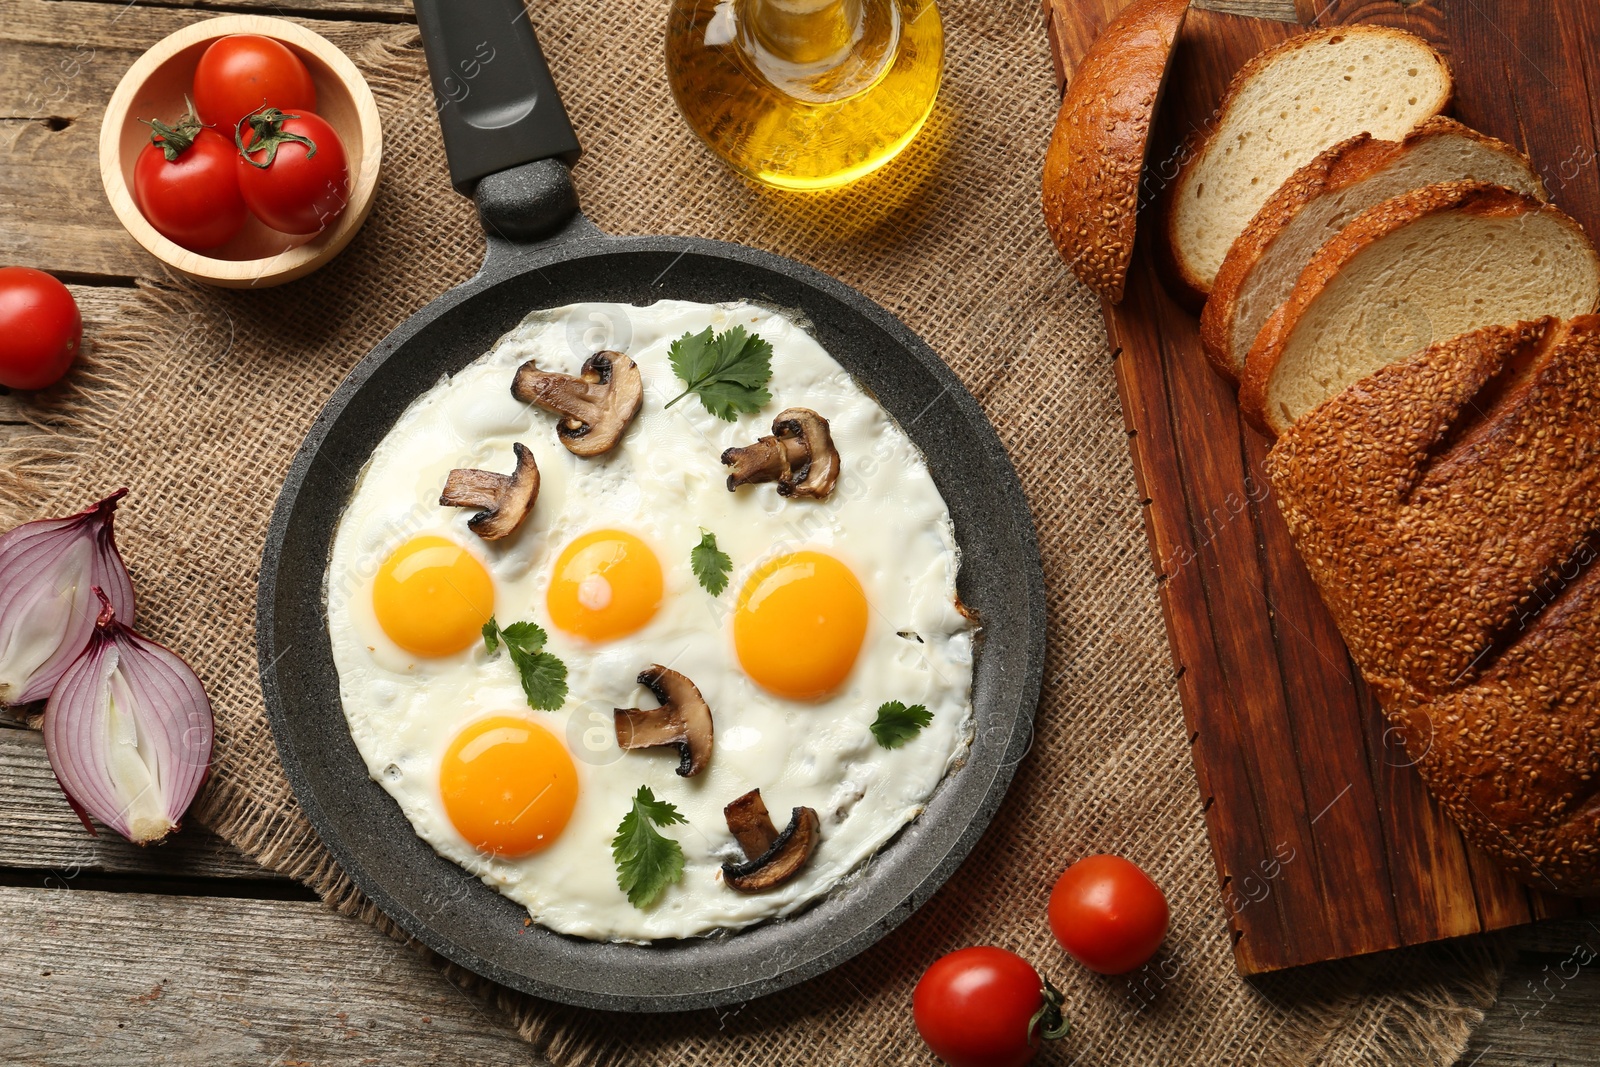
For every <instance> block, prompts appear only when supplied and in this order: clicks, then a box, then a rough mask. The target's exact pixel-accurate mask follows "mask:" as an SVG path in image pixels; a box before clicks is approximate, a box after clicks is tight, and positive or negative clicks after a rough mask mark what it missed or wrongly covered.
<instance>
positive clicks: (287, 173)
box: [237, 108, 350, 233]
mask: <svg viewBox="0 0 1600 1067" xmlns="http://www.w3.org/2000/svg"><path fill="white" fill-rule="evenodd" d="M238 143H239V145H240V147H241V148H242V151H241V152H240V153H239V158H238V162H237V169H238V172H239V191H240V192H241V193H243V194H244V202H245V204H246V205H248V206H249V208H250V210H251V211H253V212H254V213H255V216H256V218H258V219H260V220H261V221H262V222H264V223H266V224H267V225H268V226H271V227H272V228H273V229H274V230H281V231H282V232H284V233H316V232H317V231H319V230H321V229H322V228H323V227H325V226H327V225H329V224H330V223H332V222H333V220H334V219H336V218H338V217H339V213H340V212H341V211H343V210H344V206H345V204H346V203H347V202H348V201H349V199H350V169H349V167H347V166H346V165H345V157H344V145H343V144H341V143H340V142H339V135H338V134H337V133H335V132H334V130H333V127H332V126H330V125H328V123H327V121H326V120H324V119H322V118H320V117H319V116H317V115H313V114H311V112H309V111H304V112H300V113H298V114H284V113H283V112H281V111H279V110H278V109H277V108H266V109H264V110H262V111H259V112H256V113H255V114H253V115H249V116H247V117H246V118H245V120H244V122H243V123H242V124H241V125H240V127H239V138H238Z"/></svg>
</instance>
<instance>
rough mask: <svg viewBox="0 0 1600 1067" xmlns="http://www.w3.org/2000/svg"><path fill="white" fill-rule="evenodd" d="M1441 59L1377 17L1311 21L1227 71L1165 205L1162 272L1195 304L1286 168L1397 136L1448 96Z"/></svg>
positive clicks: (1447, 75)
mask: <svg viewBox="0 0 1600 1067" xmlns="http://www.w3.org/2000/svg"><path fill="white" fill-rule="evenodd" d="M1451 85H1452V83H1451V78H1450V69H1449V67H1448V66H1447V65H1446V64H1445V61H1444V59H1443V57H1441V56H1440V55H1439V53H1438V52H1437V51H1435V50H1434V48H1433V46H1432V45H1430V44H1428V42H1426V41H1424V40H1423V39H1422V38H1420V37H1417V36H1416V35H1414V34H1410V33H1406V32H1405V31H1404V30H1396V29H1390V28H1388V27H1384V26H1338V27H1331V28H1328V29H1322V30H1313V31H1312V32H1310V33H1305V34H1301V35H1300V36H1298V37H1293V38H1290V39H1289V40H1287V41H1285V42H1283V43H1282V44H1280V45H1277V46H1276V47H1273V48H1269V49H1267V50H1266V51H1264V52H1262V53H1260V54H1259V55H1257V56H1256V57H1255V58H1254V59H1252V60H1250V62H1248V63H1246V64H1245V65H1244V67H1243V68H1241V69H1240V71H1239V73H1238V74H1236V75H1235V76H1234V79H1233V82H1232V84H1231V85H1230V86H1229V88H1228V92H1227V94H1226V95H1225V96H1224V97H1223V99H1222V103H1221V104H1220V105H1219V106H1218V111H1217V118H1216V121H1215V122H1213V123H1212V124H1211V126H1210V127H1209V129H1207V130H1206V131H1205V132H1204V133H1203V134H1201V135H1199V136H1198V137H1196V138H1195V139H1194V140H1193V141H1192V142H1191V143H1190V144H1189V145H1188V146H1186V150H1185V153H1184V154H1185V155H1186V156H1187V158H1186V161H1185V162H1184V165H1183V168H1182V169H1181V170H1180V171H1179V173H1178V177H1177V179H1176V181H1175V182H1174V183H1173V186H1172V189H1171V192H1170V200H1169V202H1168V204H1167V210H1166V238H1167V239H1166V241H1165V242H1164V244H1163V247H1164V249H1165V251H1166V255H1167V257H1168V260H1167V266H1168V273H1169V275H1171V276H1172V277H1171V279H1170V281H1171V282H1172V284H1173V285H1174V286H1175V287H1176V288H1177V290H1178V295H1179V297H1180V299H1186V300H1188V301H1189V302H1191V303H1192V304H1193V305H1194V306H1195V307H1198V306H1199V298H1203V297H1204V295H1205V294H1206V293H1209V292H1210V291H1211V286H1212V283H1213V281H1214V280H1215V279H1216V276H1217V271H1218V270H1219V269H1221V267H1222V260H1223V258H1224V257H1225V256H1226V255H1227V253H1228V249H1229V247H1230V246H1232V244H1233V242H1234V240H1235V239H1236V238H1237V237H1238V236H1239V234H1241V233H1242V232H1244V228H1245V226H1246V225H1248V224H1249V222H1250V220H1251V219H1252V218H1254V217H1255V214H1256V212H1257V211H1259V210H1260V209H1261V206H1262V205H1263V204H1264V203H1266V201H1267V198H1268V197H1269V196H1271V195H1272V193H1273V191H1274V190H1276V189H1277V188H1278V187H1279V186H1280V185H1282V184H1283V183H1284V182H1285V181H1286V180H1287V179H1288V178H1289V176H1290V175H1292V174H1293V173H1294V172H1295V171H1297V170H1299V169H1300V168H1301V167H1303V166H1305V165H1306V164H1307V163H1309V162H1311V160H1313V159H1314V158H1316V156H1317V155H1318V154H1319V153H1321V152H1322V151H1324V150H1325V149H1327V148H1329V147H1330V146H1332V145H1334V144H1337V143H1338V142H1340V141H1343V140H1345V139H1346V138H1348V137H1354V136H1356V135H1357V134H1360V133H1368V134H1371V135H1372V136H1373V137H1377V138H1380V139H1382V140H1388V141H1397V140H1399V139H1400V138H1402V137H1404V136H1405V135H1406V134H1407V133H1409V132H1411V130H1412V129H1414V128H1415V127H1416V126H1417V125H1418V124H1419V123H1421V122H1422V121H1423V120H1425V119H1428V118H1430V117H1432V116H1434V115H1437V114H1439V113H1440V112H1441V111H1443V110H1444V108H1445V106H1446V105H1447V104H1448V103H1449V102H1450V92H1451Z"/></svg>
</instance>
